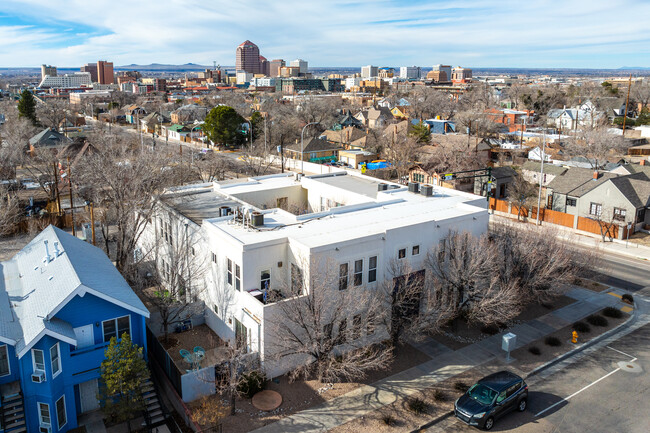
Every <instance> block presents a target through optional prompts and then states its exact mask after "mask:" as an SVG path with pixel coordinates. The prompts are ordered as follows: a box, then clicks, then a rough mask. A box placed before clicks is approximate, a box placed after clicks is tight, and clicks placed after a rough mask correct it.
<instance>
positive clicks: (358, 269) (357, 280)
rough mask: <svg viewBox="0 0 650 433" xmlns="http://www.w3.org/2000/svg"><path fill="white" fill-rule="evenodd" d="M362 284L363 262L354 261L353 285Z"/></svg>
mask: <svg viewBox="0 0 650 433" xmlns="http://www.w3.org/2000/svg"><path fill="white" fill-rule="evenodd" d="M361 284H363V260H355V261H354V285H355V286H360V285H361Z"/></svg>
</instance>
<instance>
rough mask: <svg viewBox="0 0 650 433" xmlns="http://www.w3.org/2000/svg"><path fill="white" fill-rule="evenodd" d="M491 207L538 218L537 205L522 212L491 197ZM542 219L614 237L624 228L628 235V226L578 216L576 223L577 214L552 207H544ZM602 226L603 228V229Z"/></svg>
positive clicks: (500, 210)
mask: <svg viewBox="0 0 650 433" xmlns="http://www.w3.org/2000/svg"><path fill="white" fill-rule="evenodd" d="M490 209H491V210H494V211H496V212H502V213H505V214H510V215H512V218H517V215H519V218H523V219H524V221H526V222H530V223H534V222H535V221H536V220H537V207H536V206H533V207H532V208H531V209H530V210H529V209H528V208H525V207H522V208H521V212H520V211H519V208H518V207H517V206H516V205H514V204H512V205H509V204H508V202H507V201H505V200H497V199H494V198H491V199H490ZM539 216H540V218H539V219H540V221H542V222H545V223H548V224H556V225H559V226H563V227H569V228H575V229H576V230H581V231H584V232H588V233H594V234H597V235H602V234H603V233H604V234H605V235H606V236H607V237H611V238H614V239H619V237H618V235H619V230H623V233H622V235H623V239H625V238H626V236H627V227H619V226H618V225H616V224H613V223H607V222H604V221H595V220H592V219H590V218H584V217H580V216H579V217H578V220H577V224H575V215H572V214H568V213H564V212H558V211H555V210H551V209H545V208H542V209H541V212H540V215H539ZM601 227H602V230H601Z"/></svg>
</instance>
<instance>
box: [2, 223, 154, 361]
mask: <svg viewBox="0 0 650 433" xmlns="http://www.w3.org/2000/svg"><path fill="white" fill-rule="evenodd" d="M46 242H47V250H49V261H48V259H47V253H46ZM0 271H1V272H2V282H1V283H0V341H5V342H7V343H9V344H13V345H15V346H16V351H17V353H18V356H19V357H21V356H22V355H23V354H24V353H26V352H27V351H28V350H29V349H30V348H31V347H32V346H33V345H34V344H35V343H36V342H37V341H38V340H39V339H40V338H41V337H42V336H43V335H46V334H47V335H52V336H54V337H55V338H58V339H60V340H62V341H66V342H69V343H70V344H76V339H75V335H74V331H73V330H72V327H71V326H70V324H69V323H67V322H64V321H62V320H60V319H58V318H56V317H54V316H55V315H56V313H57V312H58V311H60V310H61V308H63V307H64V306H65V305H66V304H67V303H68V302H69V301H70V300H71V299H73V298H74V297H75V296H77V295H79V296H84V295H85V294H86V293H90V294H93V295H95V296H97V297H99V298H102V299H104V300H106V301H108V302H112V303H114V304H116V305H119V306H121V307H124V308H126V309H128V310H130V311H133V312H135V313H138V314H141V315H143V316H146V317H149V311H148V310H147V309H146V307H145V306H144V304H143V303H142V301H140V299H139V298H138V297H137V295H136V294H135V293H134V292H133V290H132V289H131V287H130V286H129V285H128V284H127V282H126V281H125V280H124V278H123V277H122V276H121V275H120V273H119V272H118V270H117V269H116V268H115V266H113V264H112V263H111V261H110V259H109V258H108V257H107V256H106V254H104V252H103V251H102V250H100V249H99V248H96V247H94V246H92V245H90V244H89V243H87V242H84V241H82V240H80V239H77V238H76V237H74V236H72V235H69V234H67V233H65V232H64V231H62V230H60V229H58V228H55V227H53V226H49V227H47V228H46V229H45V230H43V231H42V232H41V233H40V234H38V235H37V236H36V237H35V238H34V239H33V240H32V241H31V242H30V243H29V244H27V245H26V246H25V247H24V248H23V249H22V250H21V251H20V252H18V254H16V255H15V256H14V257H13V258H12V259H11V260H9V261H7V262H3V263H0Z"/></svg>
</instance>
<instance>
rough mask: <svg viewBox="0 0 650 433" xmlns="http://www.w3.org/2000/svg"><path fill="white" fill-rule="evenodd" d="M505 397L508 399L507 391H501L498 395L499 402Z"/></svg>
mask: <svg viewBox="0 0 650 433" xmlns="http://www.w3.org/2000/svg"><path fill="white" fill-rule="evenodd" d="M505 399H506V392H505V391H501V393H499V396H498V397H497V403H501V402H502V401H503V400H505Z"/></svg>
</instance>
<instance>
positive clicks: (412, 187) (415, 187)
mask: <svg viewBox="0 0 650 433" xmlns="http://www.w3.org/2000/svg"><path fill="white" fill-rule="evenodd" d="M409 192H414V193H416V194H417V193H418V192H420V184H419V183H418V182H409Z"/></svg>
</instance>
